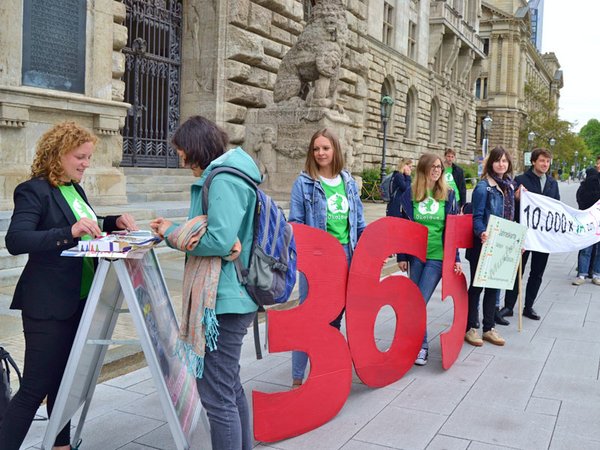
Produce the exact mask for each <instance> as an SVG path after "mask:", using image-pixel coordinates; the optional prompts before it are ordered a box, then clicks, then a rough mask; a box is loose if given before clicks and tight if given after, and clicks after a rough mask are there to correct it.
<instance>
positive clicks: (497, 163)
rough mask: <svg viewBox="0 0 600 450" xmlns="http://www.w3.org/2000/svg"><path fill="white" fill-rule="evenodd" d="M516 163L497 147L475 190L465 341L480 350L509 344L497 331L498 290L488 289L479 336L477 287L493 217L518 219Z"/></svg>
mask: <svg viewBox="0 0 600 450" xmlns="http://www.w3.org/2000/svg"><path fill="white" fill-rule="evenodd" d="M511 174H512V162H511V159H510V155H509V154H508V153H507V152H506V150H504V148H502V147H500V146H498V147H495V148H494V149H493V150H492V151H491V152H490V154H489V156H488V157H487V159H486V160H485V161H484V166H483V173H482V175H481V180H480V181H479V183H477V186H475V189H474V190H473V201H472V203H473V234H474V236H473V248H472V249H471V255H472V257H471V260H470V272H471V284H470V286H469V316H468V319H467V332H466V334H465V341H467V342H468V343H469V344H471V345H474V346H476V347H480V346H482V345H483V341H487V342H490V343H491V344H494V345H504V344H505V340H504V339H503V338H502V337H501V336H500V334H499V333H498V332H497V331H496V329H495V328H494V324H495V321H494V314H495V311H496V299H497V296H498V289H494V288H485V293H484V295H483V308H482V310H483V337H481V336H480V335H479V331H478V329H479V298H480V296H481V291H482V290H483V289H484V288H482V287H477V286H474V285H473V280H474V279H475V272H476V271H477V264H478V262H479V258H480V256H481V249H482V244H483V243H484V242H485V241H486V240H487V238H488V234H487V231H486V229H487V225H488V222H489V219H490V216H491V215H494V216H498V217H501V218H503V219H506V220H513V219H514V212H515V197H514V185H513V181H512V179H511V177H510V175H511Z"/></svg>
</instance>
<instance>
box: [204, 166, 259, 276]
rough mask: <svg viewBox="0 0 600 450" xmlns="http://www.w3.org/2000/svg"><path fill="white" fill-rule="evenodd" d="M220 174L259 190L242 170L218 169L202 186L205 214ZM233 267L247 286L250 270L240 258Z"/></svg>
mask: <svg viewBox="0 0 600 450" xmlns="http://www.w3.org/2000/svg"><path fill="white" fill-rule="evenodd" d="M220 173H231V174H233V175H236V176H238V177H240V178H242V179H243V180H245V181H246V182H247V183H248V184H249V185H250V186H251V187H252V188H254V190H255V191H256V190H257V189H258V184H257V183H256V181H254V180H253V179H252V178H250V177H249V176H248V175H246V174H245V173H244V172H242V171H241V170H239V169H236V168H235V167H228V166H222V167H217V168H215V169H213V170H212V171H211V172H210V173H209V174H208V176H207V177H206V180H204V184H203V185H202V212H204V214H206V213H207V212H208V190H209V189H210V185H211V183H212V180H213V178H214V177H216V176H217V175H218V174H220ZM233 265H234V266H235V271H236V273H237V277H238V280H239V282H240V283H241V284H242V285H244V286H245V285H246V284H247V282H248V279H247V277H248V268H247V267H245V266H244V264H243V263H242V260H241V259H240V258H237V259H235V260H234V261H233Z"/></svg>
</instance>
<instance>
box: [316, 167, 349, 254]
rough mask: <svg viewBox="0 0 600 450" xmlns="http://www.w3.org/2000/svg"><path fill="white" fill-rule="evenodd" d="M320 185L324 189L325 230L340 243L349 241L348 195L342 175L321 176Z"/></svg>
mask: <svg viewBox="0 0 600 450" xmlns="http://www.w3.org/2000/svg"><path fill="white" fill-rule="evenodd" d="M321 186H322V187H323V191H325V199H326V203H327V232H328V233H329V234H331V235H332V236H333V237H335V238H336V239H337V240H338V241H340V244H347V243H348V242H350V224H349V223H348V217H349V210H350V208H349V204H348V197H347V196H346V188H345V187H344V182H343V181H342V177H341V176H340V175H338V176H337V177H335V178H333V179H328V178H323V177H321Z"/></svg>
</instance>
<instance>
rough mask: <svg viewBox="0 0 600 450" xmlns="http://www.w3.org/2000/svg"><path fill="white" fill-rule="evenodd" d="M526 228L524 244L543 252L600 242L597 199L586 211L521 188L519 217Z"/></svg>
mask: <svg viewBox="0 0 600 450" xmlns="http://www.w3.org/2000/svg"><path fill="white" fill-rule="evenodd" d="M520 222H521V224H522V225H525V226H526V227H527V235H526V236H525V243H524V245H523V247H524V248H525V250H533V251H536V252H543V253H562V252H572V251H575V250H581V249H582V248H586V247H589V246H590V245H592V244H595V243H596V242H598V241H600V200H598V201H597V202H596V204H595V205H594V206H592V207H591V208H588V209H586V210H583V211H581V210H579V209H575V208H571V207H570V206H568V205H565V204H564V203H562V202H559V201H558V200H554V199H553V198H550V197H546V196H544V195H540V194H534V193H532V192H529V191H524V190H522V191H521V220H520Z"/></svg>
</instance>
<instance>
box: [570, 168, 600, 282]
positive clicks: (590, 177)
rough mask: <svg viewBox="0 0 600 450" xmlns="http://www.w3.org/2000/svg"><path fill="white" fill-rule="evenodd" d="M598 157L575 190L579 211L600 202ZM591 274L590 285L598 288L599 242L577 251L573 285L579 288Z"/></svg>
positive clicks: (599, 277)
mask: <svg viewBox="0 0 600 450" xmlns="http://www.w3.org/2000/svg"><path fill="white" fill-rule="evenodd" d="M599 172H600V156H598V157H597V158H596V167H590V168H589V169H587V171H586V177H585V180H583V181H582V182H581V185H580V186H579V189H577V204H578V205H579V209H588V208H591V207H592V206H594V205H595V204H596V202H597V201H598V200H600V175H599ZM589 272H591V275H592V276H591V278H592V283H594V284H595V285H597V286H600V242H597V243H595V244H593V245H590V246H589V247H586V248H584V249H582V250H580V251H579V255H578V257H577V277H576V278H575V279H574V280H573V283H572V284H573V285H575V286H580V285H582V284H583V283H585V277H586V275H588V273H589Z"/></svg>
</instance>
